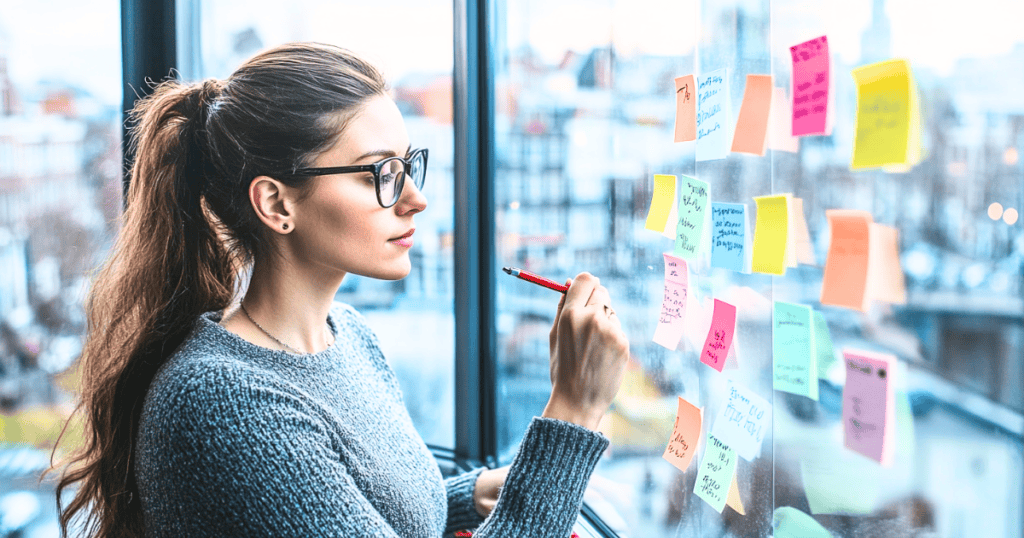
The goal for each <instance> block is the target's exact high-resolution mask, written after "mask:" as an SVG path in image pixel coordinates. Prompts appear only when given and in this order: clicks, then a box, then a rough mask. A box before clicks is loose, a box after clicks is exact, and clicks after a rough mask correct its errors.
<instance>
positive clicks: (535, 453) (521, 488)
mask: <svg viewBox="0 0 1024 538" xmlns="http://www.w3.org/2000/svg"><path fill="white" fill-rule="evenodd" d="M609 443H610V441H609V440H608V438H607V437H605V436H604V435H602V434H600V433H598V432H594V431H591V430H589V429H587V428H584V427H582V426H577V425H576V424H572V423H569V422H564V421H561V420H556V419H550V418H541V417H534V419H533V421H532V422H531V423H530V426H529V428H527V430H526V435H525V436H524V437H523V442H522V444H521V445H520V446H519V452H518V454H517V455H516V458H515V461H513V462H512V467H511V468H510V469H509V473H508V478H507V479H506V480H505V486H504V487H503V488H502V490H501V495H500V496H499V497H498V503H497V505H496V506H495V507H494V511H493V512H492V513H491V515H490V517H489V518H488V519H489V521H488V524H485V527H488V528H487V532H486V533H484V534H486V535H493V536H517V537H526V536H569V533H570V532H571V530H572V525H573V523H574V522H575V521H576V515H577V514H578V513H579V510H580V505H581V504H582V503H583V491H584V489H586V487H587V483H588V482H589V481H590V475H591V473H592V472H593V471H594V467H595V466H596V465H597V461H598V460H599V459H600V458H601V454H602V453H603V452H604V450H605V449H606V448H608V444H609Z"/></svg>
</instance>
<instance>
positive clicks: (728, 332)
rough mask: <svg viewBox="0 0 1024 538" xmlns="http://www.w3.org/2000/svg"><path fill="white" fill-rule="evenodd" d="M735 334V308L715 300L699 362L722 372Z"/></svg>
mask: <svg viewBox="0 0 1024 538" xmlns="http://www.w3.org/2000/svg"><path fill="white" fill-rule="evenodd" d="M735 332H736V307H735V306H733V305H731V304H729V303H726V302H724V301H719V300H718V299H715V310H714V313H713V314H712V315H711V328H710V329H709V330H708V337H707V339H706V340H704V349H703V350H702V351H701V352H700V362H703V363H704V364H706V365H708V366H710V367H712V368H714V369H715V370H718V371H719V372H721V371H722V367H723V366H725V359H726V357H728V356H729V348H731V347H732V337H733V334H734V333H735Z"/></svg>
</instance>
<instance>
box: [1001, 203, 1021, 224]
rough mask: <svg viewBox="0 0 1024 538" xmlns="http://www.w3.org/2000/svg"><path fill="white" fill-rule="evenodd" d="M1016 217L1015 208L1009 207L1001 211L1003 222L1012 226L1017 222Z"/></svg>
mask: <svg viewBox="0 0 1024 538" xmlns="http://www.w3.org/2000/svg"><path fill="white" fill-rule="evenodd" d="M1017 217H1018V215H1017V210H1016V209H1014V208H1012V207H1011V208H1010V209H1007V210H1006V212H1004V213H1003V222H1005V223H1007V224H1009V225H1011V226H1012V225H1014V224H1016V223H1017Z"/></svg>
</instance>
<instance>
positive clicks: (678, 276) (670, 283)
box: [654, 253, 689, 351]
mask: <svg viewBox="0 0 1024 538" xmlns="http://www.w3.org/2000/svg"><path fill="white" fill-rule="evenodd" d="M688 282H689V279H688V273H687V268H686V261H685V260H683V259H682V258H678V257H676V256H673V255H671V254H667V253H666V254H665V292H664V294H663V296H662V300H661V313H660V315H659V316H658V327H657V328H656V329H655V330H654V343H656V344H658V345H660V346H663V347H665V348H668V349H671V350H673V351H674V350H675V349H676V347H677V346H678V345H679V339H680V338H682V337H683V332H684V331H686V324H685V323H684V321H685V320H686V294H687V293H688V292H689V290H688V287H689V286H688Z"/></svg>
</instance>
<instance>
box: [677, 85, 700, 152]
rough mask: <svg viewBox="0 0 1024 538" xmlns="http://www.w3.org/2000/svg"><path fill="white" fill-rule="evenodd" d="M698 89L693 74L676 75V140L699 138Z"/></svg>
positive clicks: (686, 140)
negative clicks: (696, 96)
mask: <svg viewBox="0 0 1024 538" xmlns="http://www.w3.org/2000/svg"><path fill="white" fill-rule="evenodd" d="M695 95H697V89H696V88H695V87H694V83H693V75H686V76H684V77H676V136H675V141H676V142H689V141H692V140H697V99H696V98H695V97H694V96H695Z"/></svg>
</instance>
